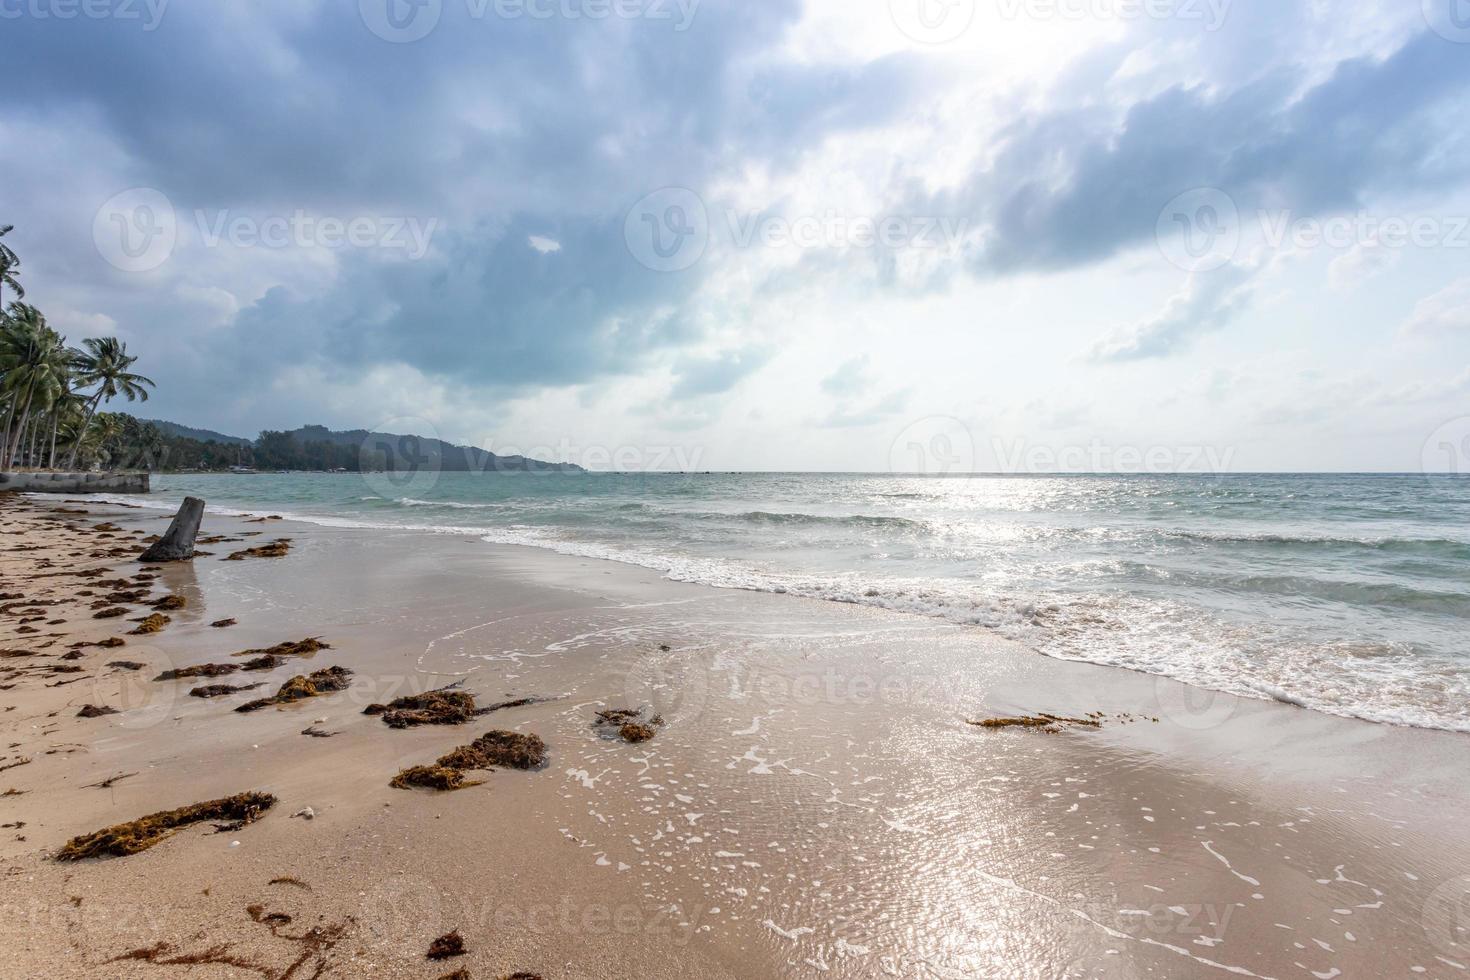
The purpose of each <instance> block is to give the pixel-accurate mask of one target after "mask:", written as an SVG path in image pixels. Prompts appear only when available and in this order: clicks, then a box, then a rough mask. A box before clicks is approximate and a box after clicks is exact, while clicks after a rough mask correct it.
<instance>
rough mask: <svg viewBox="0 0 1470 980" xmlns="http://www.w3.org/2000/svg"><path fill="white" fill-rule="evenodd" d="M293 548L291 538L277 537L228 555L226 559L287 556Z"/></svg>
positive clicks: (238, 559)
mask: <svg viewBox="0 0 1470 980" xmlns="http://www.w3.org/2000/svg"><path fill="white" fill-rule="evenodd" d="M290 550H291V539H290V538H277V539H276V540H274V541H271V542H270V543H268V544H263V545H258V546H257V547H254V548H245V549H244V550H242V551H236V552H234V553H232V554H229V555H226V556H225V558H224V559H223V560H224V561H244V560H245V559H246V558H285V557H286V554H287V553H288V552H289V551H290Z"/></svg>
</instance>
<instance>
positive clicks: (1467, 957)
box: [0, 497, 1470, 980]
mask: <svg viewBox="0 0 1470 980" xmlns="http://www.w3.org/2000/svg"><path fill="white" fill-rule="evenodd" d="M66 510H83V511H85V512H86V513H85V514H72V513H65V512H63V511H66ZM104 522H112V523H113V524H114V525H116V526H118V527H120V528H122V529H123V530H122V531H120V532H108V531H106V530H103V531H98V530H95V527H96V525H98V524H103V523H104ZM166 523H167V517H166V515H160V514H158V513H157V512H149V511H143V510H135V509H128V508H122V507H118V506H115V505H101V504H83V505H75V504H63V503H62V502H60V501H49V500H48V501H40V500H36V499H26V498H15V497H10V498H5V499H3V500H0V532H3V543H0V593H8V594H19V595H21V596H23V597H24V601H22V600H6V601H5V602H4V603H3V604H0V607H3V608H4V615H3V616H0V649H3V650H5V651H7V652H6V655H5V657H4V658H3V659H0V769H3V770H4V771H0V794H4V793H6V791H7V790H10V789H14V790H15V791H16V793H17V794H18V795H0V825H3V829H0V868H3V879H0V880H3V883H4V892H3V894H4V899H3V903H0V904H3V907H4V916H5V918H4V925H5V929H4V933H3V936H4V939H3V947H0V954H3V955H0V976H3V977H48V978H50V977H168V976H180V977H182V976H188V977H191V978H212V977H246V976H257V977H277V978H288V977H289V978H309V977H333V976H341V977H413V978H425V980H434V978H437V977H440V976H443V975H446V974H451V973H453V971H455V970H457V969H460V968H463V969H465V970H467V971H468V974H469V976H471V977H475V978H495V977H500V976H503V975H508V974H513V973H515V972H517V971H524V972H529V973H536V974H540V975H542V976H545V977H547V978H582V977H588V978H591V977H609V978H632V977H640V978H645V977H646V978H657V977H670V978H674V977H679V978H690V977H773V976H811V977H833V978H840V977H883V976H898V977H996V978H1007V980H1010V978H1033V977H1034V978H1059V977H1145V976H1155V977H1196V976H1198V977H1225V976H1243V977H1253V976H1254V977H1277V978H1286V977H1303V978H1306V977H1314V976H1315V977H1320V978H1324V980H1326V978H1332V977H1391V976H1392V977H1399V976H1403V977H1415V976H1423V977H1461V976H1464V975H1466V973H1467V969H1466V967H1467V966H1470V932H1467V929H1470V877H1466V876H1467V875H1470V842H1467V835H1466V833H1465V831H1466V829H1467V818H1466V813H1467V809H1466V803H1467V797H1470V781H1467V779H1466V775H1467V774H1470V739H1466V738H1465V737H1463V736H1458V735H1450V734H1444V733H1434V732H1423V731H1413V730H1405V729H1393V728H1388V727H1384V726H1376V725H1371V724H1367V723H1360V722H1353V721H1349V720H1344V719H1339V718H1332V717H1328V716H1324V715H1317V714H1313V713H1310V712H1306V711H1302V710H1299V709H1296V708H1292V707H1289V706H1285V705H1279V704H1274V703H1267V702H1256V701H1245V700H1240V699H1236V698H1232V697H1229V696H1225V695H1211V694H1208V693H1206V692H1200V691H1195V690H1192V689H1190V688H1186V687H1183V686H1181V685H1178V684H1174V683H1172V682H1169V681H1165V680H1155V679H1154V678H1151V677H1146V676H1143V675H1138V674H1132V673H1128V672H1125V671H1119V670H1115V669H1111V668H1103V667H1094V666H1091V665H1085V664H1071V663H1064V662H1060V661H1055V660H1050V659H1046V658H1043V657H1041V656H1038V655H1035V654H1033V653H1031V652H1029V651H1026V650H1024V649H1021V648H1019V647H1016V646H1014V645H1012V644H1008V643H1005V642H1001V641H999V640H997V639H995V638H994V637H992V636H989V635H987V634H986V633H984V632H982V631H978V630H972V629H964V628H959V627H954V626H950V625H946V624H942V623H938V622H934V621H930V620H925V619H919V618H914V617H908V616H904V615H900V614H893V613H886V612H882V611H878V610H872V609H864V608H857V607H844V606H837V605H833V604H830V603H821V602H815V601H806V600H798V599H792V598H789V597H784V596H770V595H760V594H748V593H739V592H729V591H720V590H715V589H708V588H704V587H700V586H689V585H680V584H675V583H669V582H665V581H662V580H660V579H659V578H658V577H657V576H656V575H654V574H652V573H649V572H645V571H642V570H639V569H633V568H628V567H624V566H620V565H614V564H609V563H602V562H595V561H588V560H581V559H574V558H567V557H563V556H557V555H551V554H545V553H541V552H536V551H531V550H527V549H516V548H507V547H494V546H488V545H486V544H484V543H482V542H480V541H478V540H474V539H467V538H458V537H452V536H432V535H423V534H414V533H407V532H405V533H384V532H363V531H349V530H340V529H331V528H322V527H314V526H305V525H294V524H287V523H286V522H266V523H248V522H246V521H244V520H241V519H231V518H222V517H216V516H210V517H209V518H208V519H207V520H206V528H205V532H204V533H205V534H214V535H224V536H227V537H232V538H242V536H244V535H247V534H248V535H250V536H249V537H243V540H241V541H225V542H218V543H213V544H206V545H203V546H202V547H203V548H204V549H205V550H207V551H211V552H213V554H212V555H208V556H201V557H199V558H196V559H195V560H194V561H193V562H191V563H183V564H177V565H169V566H164V567H163V568H162V569H161V570H160V571H159V572H158V577H157V579H156V581H152V582H144V583H142V584H141V587H146V588H147V589H148V593H149V596H148V597H149V598H150V599H153V598H158V597H161V596H163V595H166V594H177V595H181V596H183V597H185V599H187V606H186V607H185V608H184V609H180V610H173V611H170V612H168V615H169V616H170V617H172V622H171V623H170V624H169V625H168V626H167V627H166V628H165V629H164V630H163V631H162V632H160V633H158V634H155V635H152V636H133V635H129V634H128V632H127V631H128V630H131V629H133V628H135V626H136V624H135V623H133V622H132V620H133V619H136V618H139V617H142V616H143V615H145V614H146V613H148V612H150V611H151V610H150V609H149V608H148V607H147V606H146V605H145V604H144V603H143V602H128V603H122V605H124V606H125V607H126V608H127V609H128V614H127V615H126V616H125V617H119V618H114V619H107V620H97V619H93V618H92V616H93V613H94V611H93V609H92V608H91V604H92V603H94V602H100V601H101V600H102V598H103V597H104V596H105V595H106V594H107V593H109V592H114V591H119V590H118V589H115V588H112V587H103V586H98V585H97V584H96V582H97V581H98V579H99V578H100V579H101V580H104V581H105V580H112V579H117V578H128V579H133V577H134V576H135V575H137V574H138V571H139V567H140V566H139V565H138V564H137V562H136V561H135V560H133V556H134V554H135V553H136V551H137V550H139V542H140V541H141V538H142V536H143V535H146V534H154V533H160V532H161V531H162V529H163V527H164V526H165V525H166ZM277 537H290V538H291V539H292V541H293V544H292V548H291V550H290V552H289V554H288V555H287V556H286V557H284V558H274V559H272V558H254V559H247V560H244V561H235V562H226V561H223V560H222V559H223V558H224V557H225V556H226V555H228V554H229V553H230V552H232V551H235V550H239V549H241V548H245V547H250V546H255V545H259V544H263V543H266V542H268V541H270V540H273V539H274V538H277ZM92 568H101V569H105V572H104V574H103V575H101V576H94V577H91V578H88V577H77V576H76V575H75V574H73V573H76V572H86V571H88V570H89V569H92ZM133 587H139V586H133ZM84 591H91V592H93V593H94V594H93V595H91V596H87V595H81V594H80V593H81V592H84ZM39 603H54V604H47V605H40V604H39ZM37 617H39V618H37ZM225 618H235V619H237V620H238V625H236V626H233V627H229V628H223V629H216V628H212V627H211V626H210V623H212V622H214V621H217V620H221V619H225ZM22 629H24V630H26V632H21V630H22ZM30 630H34V631H35V632H29V631H30ZM110 636H122V637H123V638H124V639H125V641H126V646H124V647H121V648H117V649H99V648H96V647H85V648H81V649H80V651H79V652H80V656H79V657H77V658H75V659H72V660H66V659H63V657H64V656H65V655H67V654H70V653H72V652H73V651H72V650H71V646H72V644H75V643H78V642H83V641H92V640H97V639H104V638H107V637H110ZM308 636H320V637H322V638H323V639H324V640H326V641H327V642H328V643H330V644H331V649H329V650H323V651H321V652H318V653H316V654H315V655H314V656H312V657H310V658H309V659H302V660H297V661H293V662H291V663H288V664H287V665H285V666H283V667H281V668H280V669H277V670H275V671H271V672H269V673H262V674H253V673H252V674H235V675H232V676H230V677H224V678H220V679H219V680H218V681H214V682H211V681H188V680H185V681H166V682H160V681H155V680H154V679H153V678H155V677H156V676H157V675H158V674H159V673H161V672H162V671H163V670H166V669H171V668H177V667H181V666H187V665H191V664H198V663H205V662H230V661H231V660H232V659H234V658H232V657H231V655H232V654H233V653H235V652H237V651H240V650H244V649H247V648H262V647H269V646H272V645H274V644H276V643H279V642H282V641H286V640H298V639H301V638H303V637H308ZM114 661H133V662H139V663H142V664H144V667H143V669H141V670H138V671H129V670H124V669H119V668H114V667H108V666H106V664H108V663H109V662H114ZM337 665H340V666H344V667H348V668H350V669H351V670H353V671H354V672H355V677H354V679H353V684H352V686H351V687H350V688H349V689H348V690H347V691H345V692H340V693H334V694H329V695H327V696H325V697H323V698H319V699H314V700H309V701H304V702H300V703H297V704H292V705H287V706H282V707H269V708H266V709H265V710H263V711H260V712H257V713H253V714H239V713H236V712H235V711H234V710H233V709H234V708H235V707H237V706H238V705H239V704H241V703H243V702H244V701H245V700H247V699H251V698H256V697H260V696H263V695H266V694H271V693H274V691H275V689H276V688H277V687H278V686H279V685H280V684H281V683H283V682H284V681H285V680H287V679H288V678H290V677H291V676H292V675H293V674H299V673H308V672H310V671H314V670H319V669H322V668H325V667H329V666H337ZM77 667H80V668H81V670H80V671H75V670H72V668H77ZM256 682H263V683H264V684H265V685H266V686H265V687H264V688H261V689H260V690H258V691H254V692H248V693H242V694H239V695H234V696H231V697H226V698H219V699H213V700H203V699H198V698H193V697H189V696H188V691H189V690H190V689H191V688H193V687H195V686H198V685H200V684H203V683H231V684H245V683H256ZM454 682H462V684H463V689H464V690H468V691H471V692H473V693H474V694H475V695H476V696H477V698H478V700H479V704H480V705H482V706H483V705H488V704H491V703H495V702H500V701H507V700H513V699H520V698H528V697H549V698H555V699H556V700H552V701H548V702H545V703H538V704H533V705H528V706H523V707H516V708H508V709H504V710H501V711H498V712H496V713H494V714H491V715H488V716H485V717H481V718H478V719H476V720H474V721H473V722H471V723H470V724H468V725H465V726H462V727H452V728H451V727H427V728H418V729H409V730H394V729H391V728H389V727H388V726H387V725H385V724H383V723H382V721H381V719H379V718H377V717H373V716H368V715H364V714H363V713H362V711H363V708H365V707H366V706H367V705H369V704H372V703H375V702H383V701H387V700H390V699H392V698H395V697H399V696H402V695H405V694H410V693H421V692H424V691H428V690H433V689H436V688H439V687H443V686H445V685H447V684H450V683H454ZM89 704H90V705H97V706H99V707H110V708H113V709H115V710H116V711H117V712H118V713H117V714H110V715H105V716H102V717H97V718H90V719H83V718H78V717H76V715H77V712H78V711H79V710H80V709H81V708H82V707H83V706H85V705H89ZM644 706H647V707H648V708H649V713H655V712H656V713H658V714H660V715H661V716H662V719H663V722H664V724H663V725H662V726H661V727H659V728H658V729H657V735H656V737H655V738H654V739H653V740H652V741H650V742H646V743H643V744H640V745H630V744H627V743H625V742H622V741H618V740H616V739H614V738H608V737H605V736H604V735H603V734H601V733H599V731H597V730H595V729H594V727H593V724H592V723H593V721H594V718H595V712H596V711H598V710H601V709H607V708H624V707H627V708H640V707H644ZM1038 711H1047V712H1054V713H1057V714H1062V715H1069V716H1080V715H1083V714H1085V713H1088V712H1101V713H1102V715H1103V724H1102V727H1101V728H1096V729H1094V728H1091V727H1080V726H1068V727H1067V728H1066V730H1064V731H1062V732H1060V733H1058V734H1046V733H1043V732H1040V731H1036V730H1001V731H991V730H985V729H981V728H977V727H974V726H971V725H968V724H967V723H966V722H967V720H975V719H981V718H986V717H991V716H996V715H1013V714H1019V713H1033V712H1038ZM310 727H315V728H316V729H318V730H319V731H322V732H326V733H331V737H330V738H314V737H310V736H306V735H303V734H302V732H303V730H305V729H307V728H310ZM492 729H508V730H512V731H516V732H524V733H534V734H536V735H538V736H540V737H541V738H543V739H544V740H545V742H546V743H547V745H548V747H549V761H548V763H547V764H546V765H545V767H544V768H542V769H540V770H539V771H531V772H522V771H516V770H513V769H501V770H499V771H496V772H493V773H475V774H471V775H472V778H475V779H480V780H483V782H482V784H481V785H478V786H474V787H472V788H468V789H464V790H461V791H458V792H452V793H435V792H431V791H425V790H418V791H403V790H395V789H392V788H390V787H389V785H388V783H389V780H390V779H391V778H392V777H393V775H394V774H395V773H397V772H398V771H399V770H400V769H403V768H405V767H408V766H411V765H418V764H425V763H430V762H432V761H433V760H434V759H436V758H437V757H438V756H440V755H442V754H444V753H445V752H447V751H449V750H450V749H451V748H453V747H455V746H459V745H464V744H467V743H469V742H471V741H473V740H474V739H475V738H476V737H478V736H479V735H481V734H483V733H485V732H487V731H490V730H492ZM22 759H24V760H29V761H28V762H27V763H26V764H23V765H18V766H17V765H15V763H17V762H19V761H20V760H22ZM12 766H13V768H7V767H12ZM125 774H126V778H122V779H119V780H117V781H115V782H113V783H112V784H110V785H107V786H103V785H100V784H102V783H104V781H106V780H108V779H109V778H110V777H114V776H122V775H125ZM252 790H253V791H263V792H268V793H271V794H274V795H275V796H277V797H278V798H279V802H278V803H277V804H276V806H275V807H274V808H272V809H271V810H270V811H268V812H267V813H266V814H265V815H264V816H263V817H262V819H260V820H259V821H257V822H255V823H252V824H250V825H248V826H244V827H242V828H239V829H236V830H231V831H228V832H225V833H215V832H214V830H213V828H212V827H211V826H209V825H208V824H203V825H197V826H194V827H191V828H189V829H185V830H183V831H181V832H179V833H177V834H175V835H174V836H172V837H171V838H169V839H167V840H165V841H164V842H163V843H160V844H159V845H157V846H156V847H153V848H152V849H150V850H147V851H144V852H142V853H140V854H136V855H133V856H129V857H122V858H106V859H100V860H94V861H85V862H80V863H62V862H58V861H57V860H55V859H54V855H55V853H56V852H57V850H58V849H59V848H61V847H62V846H63V845H65V844H66V842H67V841H68V840H69V839H71V838H72V837H74V836H76V835H79V834H85V833H89V832H91V831H94V830H97V829H100V828H103V827H106V826H109V825H112V824H116V823H120V822H124V821H127V820H131V819H134V818H136V817H140V816H143V815H145V814H148V813H152V812H154V811H158V810H164V809H171V808H174V807H179V806H183V805H187V804H191V803H195V802H199V801H203V800H209V799H215V798H218V797H224V796H229V795H232V794H236V793H241V792H245V791H252ZM307 807H310V808H311V809H312V811H313V814H314V816H313V818H312V819H310V820H308V819H306V818H305V817H293V816H292V814H295V813H297V812H299V811H301V810H303V809H304V808H307ZM283 878H289V879H292V881H284V882H283V881H281V880H280V879H283ZM273 882H274V883H273ZM272 914H284V915H288V916H290V917H291V921H290V922H289V923H286V922H283V921H280V920H279V919H277V920H270V919H268V918H267V917H268V916H270V915H272ZM257 920H262V921H257ZM452 929H457V930H458V931H459V933H460V934H461V935H462V936H463V937H464V940H465V944H466V947H467V949H468V953H467V954H466V955H464V956H461V957H457V958H454V959H451V960H445V961H442V962H437V963H436V962H431V961H429V960H427V959H425V952H426V951H427V949H428V947H429V945H430V943H431V942H432V941H433V940H434V939H435V937H437V936H439V935H441V934H443V933H446V932H448V931H450V930H452ZM130 953H131V954H133V955H134V956H135V957H138V956H145V955H146V956H148V957H151V959H152V960H153V962H149V961H148V960H146V959H139V958H133V959H119V957H126V956H128V955H129V954H130ZM169 960H182V961H185V962H187V963H192V964H193V965H168V963H167V961H169Z"/></svg>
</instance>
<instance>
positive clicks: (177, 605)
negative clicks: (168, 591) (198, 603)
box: [150, 595, 189, 610]
mask: <svg viewBox="0 0 1470 980" xmlns="http://www.w3.org/2000/svg"><path fill="white" fill-rule="evenodd" d="M188 604H189V600H188V599H185V598H184V597H183V596H181V595H166V596H164V597H163V598H162V599H159V600H158V601H156V602H153V603H150V605H152V606H153V608H154V609H165V610H173V609H183V608H184V607H185V606H187V605H188Z"/></svg>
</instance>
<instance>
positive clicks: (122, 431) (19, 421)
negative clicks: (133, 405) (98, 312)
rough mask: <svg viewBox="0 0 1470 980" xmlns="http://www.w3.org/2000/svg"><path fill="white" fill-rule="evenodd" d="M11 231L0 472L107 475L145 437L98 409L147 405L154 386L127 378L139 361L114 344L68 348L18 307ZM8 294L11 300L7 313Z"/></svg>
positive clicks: (38, 315)
mask: <svg viewBox="0 0 1470 980" xmlns="http://www.w3.org/2000/svg"><path fill="white" fill-rule="evenodd" d="M11 230H12V226H10V225H0V418H3V420H4V421H3V428H0V470H13V469H19V468H30V469H68V470H71V469H76V468H77V467H79V466H80V467H82V468H91V467H92V466H96V465H101V466H105V467H112V466H113V465H114V464H113V461H114V460H115V459H118V458H120V457H121V456H122V455H123V454H124V453H125V452H126V448H127V446H128V445H129V444H131V443H137V442H140V441H146V440H147V439H148V437H149V434H148V433H147V432H144V431H141V428H140V425H139V424H137V420H136V419H132V418H131V417H130V416H127V415H121V414H118V413H113V412H104V411H100V409H102V408H103V407H104V406H105V405H106V404H107V403H108V402H111V401H112V400H113V399H115V398H118V397H122V398H125V399H127V400H128V401H130V402H131V401H147V400H148V389H149V388H152V387H153V386H154V385H153V382H152V381H151V380H149V379H148V378H146V377H144V376H143V375H141V374H135V373H134V372H133V371H132V367H133V365H134V364H135V363H137V360H138V359H137V358H136V357H134V356H133V355H131V354H129V353H128V348H127V344H125V343H123V342H122V341H120V340H118V339H117V338H116V337H88V338H86V339H85V340H83V341H82V344H81V346H80V347H68V346H67V343H66V338H65V337H63V336H61V334H59V333H57V332H56V331H55V330H53V329H52V328H51V327H50V326H48V325H47V323H46V317H45V315H44V314H43V313H42V312H41V311H40V310H39V309H37V308H36V307H34V306H32V305H30V304H29V303H25V302H23V301H24V299H25V287H24V286H22V285H21V283H20V279H19V275H20V259H19V257H18V256H17V255H16V254H15V252H14V251H13V250H12V249H11V248H10V246H9V245H7V244H6V243H5V242H4V240H3V239H4V236H5V235H7V234H8V233H9V232H10V231H11ZM7 292H8V293H11V294H13V295H14V296H15V298H14V299H13V300H12V301H11V302H10V304H9V305H8V306H7V305H5V302H4V300H5V295H6V293H7ZM130 422H131V423H134V424H132V425H130V424H129V423H130Z"/></svg>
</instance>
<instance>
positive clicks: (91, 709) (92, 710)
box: [77, 704, 117, 718]
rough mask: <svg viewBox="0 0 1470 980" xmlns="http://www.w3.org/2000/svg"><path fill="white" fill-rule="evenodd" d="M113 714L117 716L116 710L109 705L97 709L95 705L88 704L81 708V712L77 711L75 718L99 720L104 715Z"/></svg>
mask: <svg viewBox="0 0 1470 980" xmlns="http://www.w3.org/2000/svg"><path fill="white" fill-rule="evenodd" d="M115 714H117V709H116V708H114V707H112V706H111V705H102V706H101V707H98V706H97V705H95V704H88V705H85V706H83V707H82V710H81V711H78V712H77V717H78V718H101V717H103V716H104V715H115Z"/></svg>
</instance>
